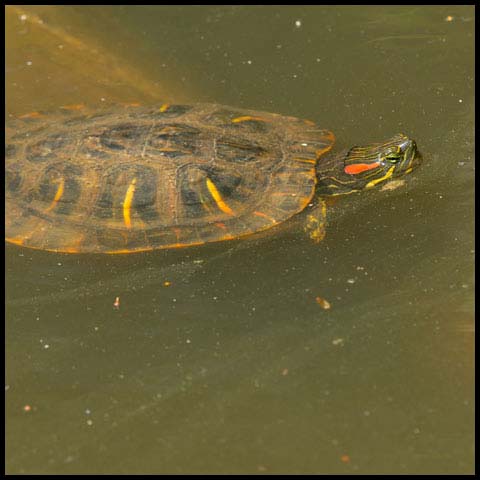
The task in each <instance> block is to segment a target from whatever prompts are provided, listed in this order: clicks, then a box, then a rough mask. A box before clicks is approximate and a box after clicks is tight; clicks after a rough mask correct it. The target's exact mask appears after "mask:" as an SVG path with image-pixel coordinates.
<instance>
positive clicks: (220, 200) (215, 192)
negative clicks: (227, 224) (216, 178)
mask: <svg viewBox="0 0 480 480" xmlns="http://www.w3.org/2000/svg"><path fill="white" fill-rule="evenodd" d="M207 188H208V191H209V192H210V195H211V196H212V198H213V199H214V200H215V203H216V204H217V206H218V208H219V209H220V210H221V211H222V212H224V213H228V215H235V213H234V212H233V210H232V209H231V208H230V207H229V206H228V205H227V204H226V203H225V201H224V200H223V198H222V196H221V195H220V192H219V191H218V190H217V187H216V186H215V184H214V183H213V182H212V181H211V180H210V179H209V178H207Z"/></svg>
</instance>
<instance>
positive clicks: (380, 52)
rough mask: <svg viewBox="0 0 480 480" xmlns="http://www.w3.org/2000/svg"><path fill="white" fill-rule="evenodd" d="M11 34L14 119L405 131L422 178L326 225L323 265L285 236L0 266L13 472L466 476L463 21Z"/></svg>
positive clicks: (468, 290) (288, 232) (10, 19)
mask: <svg viewBox="0 0 480 480" xmlns="http://www.w3.org/2000/svg"><path fill="white" fill-rule="evenodd" d="M6 21H7V42H6V55H7V64H6V82H7V99H6V100H7V111H8V112H9V113H10V114H12V115H18V114H21V113H25V112H31V111H34V110H39V109H41V110H48V109H53V108H56V107H58V106H59V105H65V104H76V103H79V102H88V103H90V104H93V105H95V103H98V104H100V103H101V102H102V101H105V100H107V101H127V102H128V101H141V102H143V103H153V102H159V101H164V100H168V101H182V102H199V101H202V102H205V101H208V102H217V103H222V104H227V105H234V106H238V107H248V108H253V109H258V110H267V111H272V112H277V113H281V114H285V115H293V116H298V117H301V118H307V119H310V120H313V121H315V122H317V123H318V124H320V125H321V126H322V127H325V128H329V129H331V130H333V131H334V132H335V134H336V136H337V145H336V148H339V149H340V148H344V147H347V146H350V145H353V144H357V143H368V142H372V141H376V140H381V139H384V138H387V137H389V136H391V135H392V134H394V133H396V132H399V131H400V132H404V133H405V134H408V135H410V136H412V137H413V138H415V139H416V140H417V143H418V145H419V148H420V149H421V151H422V153H423V156H424V162H423V165H422V167H421V168H419V169H418V170H417V171H416V172H414V173H413V174H412V175H411V176H410V177H409V178H408V179H407V181H406V184H405V185H404V186H402V187H401V188H398V189H396V190H392V191H371V192H367V193H359V194H352V195H349V196H347V197H345V198H342V199H340V200H339V201H338V202H335V203H334V204H332V205H329V225H328V229H327V236H326V238H325V240H324V241H323V242H322V243H320V244H318V245H317V244H313V243H311V242H310V241H309V240H308V239H307V238H306V236H305V233H304V232H303V231H302V229H301V226H300V227H299V225H298V224H295V222H293V224H292V228H290V229H289V228H285V229H278V230H276V231H274V232H272V234H271V235H262V236H261V237H259V238H255V237H253V238H250V239H246V240H243V241H230V242H224V243H218V244H211V245H207V246H202V247H195V248H191V249H180V250H172V251H159V252H150V253H144V254H135V255H119V256H107V255H104V256H102V255H67V254H55V253H48V252H42V251H33V250H29V249H24V248H21V247H16V246H13V245H7V246H6V265H7V266H6V302H7V304H6V305H7V310H6V311H7V317H6V362H7V363H6V422H7V428H6V442H7V448H6V463H7V472H8V473H10V474H18V473H33V474H38V473H43V474H59V473H70V474H72V473H90V474H91V473H123V474H134V473H137V474H138V473H237V474H239V473H363V474H365V473H430V474H431V473H450V474H452V473H472V472H473V471H474V466H473V464H474V369H473V362H474V333H473V332H474V325H473V322H474V315H473V310H474V307H473V302H474V300H473V299H474V283H473V282H474V278H473V277H474V220H473V215H474V133H473V131H474V110H473V103H474V46H473V39H474V9H473V7H414V6H411V7H361V8H360V7H271V6H270V7H268V6H267V7H185V6H184V7H148V6H146V7H118V6H117V7H101V8H99V7H75V8H72V7H68V8H52V7H29V8H28V9H18V8H17V7H9V9H7V16H6ZM117 297H118V301H117V300H116V299H117ZM317 297H320V298H322V299H326V300H327V301H328V302H329V303H330V309H323V308H322V306H321V303H322V302H321V301H320V303H319V301H318V300H316V299H317ZM114 303H116V305H114Z"/></svg>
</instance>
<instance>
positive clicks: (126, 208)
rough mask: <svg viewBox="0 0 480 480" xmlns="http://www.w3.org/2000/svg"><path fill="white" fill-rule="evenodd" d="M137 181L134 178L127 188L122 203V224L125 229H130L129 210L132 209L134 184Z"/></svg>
mask: <svg viewBox="0 0 480 480" xmlns="http://www.w3.org/2000/svg"><path fill="white" fill-rule="evenodd" d="M136 183H137V179H136V178H134V179H133V180H132V181H131V182H130V185H129V186H128V189H127V193H126V194H125V200H124V201H123V222H124V223H125V226H126V227H127V228H132V220H131V218H130V209H131V207H132V201H133V196H134V194H135V184H136Z"/></svg>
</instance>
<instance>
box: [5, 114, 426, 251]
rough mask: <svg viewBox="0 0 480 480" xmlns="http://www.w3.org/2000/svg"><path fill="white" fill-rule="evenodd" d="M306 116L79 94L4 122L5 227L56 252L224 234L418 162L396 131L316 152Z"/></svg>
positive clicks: (316, 221) (321, 208) (313, 219)
mask: <svg viewBox="0 0 480 480" xmlns="http://www.w3.org/2000/svg"><path fill="white" fill-rule="evenodd" d="M333 143H334V136H333V134H332V133H331V132H329V131H328V130H324V129H322V128H320V127H318V126H316V125H315V124H314V123H313V122H310V121H308V120H300V119H298V118H293V117H286V116H282V115H276V114H271V113H264V112H257V111H250V110H242V109H238V108H231V107H226V106H222V105H209V104H198V105H162V106H157V107H140V106H134V105H131V106H121V107H115V108H112V109H111V110H109V109H104V110H103V111H99V112H95V113H91V112H89V111H87V110H86V109H85V108H83V107H82V106H78V107H76V108H74V107H71V108H64V109H61V113H57V114H55V115H51V116H49V115H43V114H40V113H36V114H30V115H26V116H24V117H20V118H19V119H16V120H15V121H13V122H12V124H11V125H10V126H8V123H7V136H6V143H5V156H6V239H7V241H9V242H11V243H15V244H18V245H23V246H25V247H31V248H38V249H42V250H52V251H55V252H70V253H80V252H98V253H131V252H138V251H145V250H154V249H161V248H177V247H187V246H191V245H200V244H203V243H206V242H214V241H221V240H229V239H235V238H239V237H243V236H245V235H248V234H252V233H255V232H259V231H261V230H265V229H268V228H271V227H273V226H274V225H277V224H279V223H281V222H284V221H285V220H288V219H289V218H290V217H292V216H293V215H295V214H297V213H299V212H301V211H302V210H304V209H305V208H306V207H307V205H309V204H310V203H311V202H312V201H313V200H315V202H316V205H318V208H316V209H314V210H313V211H314V212H315V215H312V214H310V215H309V216H308V222H307V227H306V229H307V230H309V231H310V235H311V237H312V238H314V239H316V240H320V239H321V238H322V237H323V227H324V225H325V204H324V202H323V201H322V198H324V197H327V196H332V195H340V194H346V193H351V192H355V191H359V190H363V189H368V188H370V187H373V186H375V185H378V184H382V183H384V182H386V181H388V180H391V179H394V178H398V177H399V176H402V175H404V174H406V173H409V172H411V171H412V169H413V168H414V167H415V166H416V165H417V164H418V163H419V159H420V155H419V153H418V151H417V147H416V144H415V142H414V141H413V140H410V139H409V138H407V137H406V136H404V135H401V134H398V135H395V136H394V137H393V138H391V139H390V140H387V141H385V142H383V143H378V144H372V145H367V146H362V147H353V148H350V149H349V150H347V151H345V152H342V153H340V154H337V155H331V154H328V155H324V154H325V153H327V152H328V151H329V150H330V149H331V148H332V146H333Z"/></svg>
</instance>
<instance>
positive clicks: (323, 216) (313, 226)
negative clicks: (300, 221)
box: [304, 199, 327, 243]
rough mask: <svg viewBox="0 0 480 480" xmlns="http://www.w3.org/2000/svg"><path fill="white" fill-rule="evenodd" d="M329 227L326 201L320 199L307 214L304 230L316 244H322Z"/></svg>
mask: <svg viewBox="0 0 480 480" xmlns="http://www.w3.org/2000/svg"><path fill="white" fill-rule="evenodd" d="M326 225H327V205H326V203H325V201H324V200H322V199H319V200H318V203H317V204H316V205H314V206H313V207H312V208H311V209H310V210H309V211H308V213H307V220H306V222H305V226H304V230H305V232H307V234H308V236H309V237H310V238H311V239H312V240H313V242H314V243H320V242H321V241H322V240H323V239H324V237H325V227H326Z"/></svg>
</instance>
